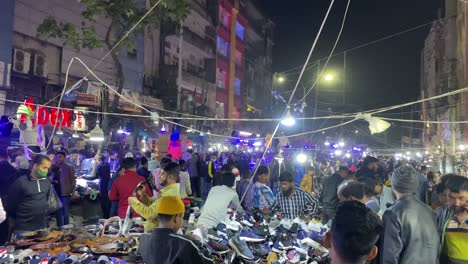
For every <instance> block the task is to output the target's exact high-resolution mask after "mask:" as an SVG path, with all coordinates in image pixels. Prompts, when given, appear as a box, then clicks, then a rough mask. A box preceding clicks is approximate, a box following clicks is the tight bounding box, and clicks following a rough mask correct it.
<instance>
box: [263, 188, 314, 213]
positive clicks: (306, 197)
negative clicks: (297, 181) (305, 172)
mask: <svg viewBox="0 0 468 264" xmlns="http://www.w3.org/2000/svg"><path fill="white" fill-rule="evenodd" d="M293 188H294V189H293V192H292V194H290V195H289V196H287V195H286V194H284V193H283V191H281V192H280V193H278V194H277V195H276V200H275V203H274V204H273V206H272V209H273V210H278V211H280V212H281V213H282V214H283V215H284V217H285V218H287V219H294V218H296V217H298V216H300V215H301V214H304V213H305V214H307V215H315V214H317V209H318V206H319V202H318V200H317V199H316V198H314V197H312V196H311V195H310V194H309V193H307V192H305V191H304V190H302V189H299V188H296V187H293Z"/></svg>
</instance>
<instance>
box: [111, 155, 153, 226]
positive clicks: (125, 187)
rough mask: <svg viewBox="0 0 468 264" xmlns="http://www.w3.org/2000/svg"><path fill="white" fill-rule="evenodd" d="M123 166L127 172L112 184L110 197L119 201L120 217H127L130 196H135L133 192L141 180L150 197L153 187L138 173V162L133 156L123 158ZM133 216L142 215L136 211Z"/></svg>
mask: <svg viewBox="0 0 468 264" xmlns="http://www.w3.org/2000/svg"><path fill="white" fill-rule="evenodd" d="M121 166H122V168H124V169H125V173H124V175H122V176H120V177H118V178H117V179H116V180H115V182H114V183H113V184H112V188H111V191H110V195H109V199H110V200H111V201H117V202H119V207H118V208H119V209H118V215H119V217H120V218H125V215H126V214H127V208H128V197H132V196H135V195H134V194H133V192H134V191H135V189H136V187H137V186H138V184H139V183H140V182H143V183H144V185H145V192H146V194H147V195H148V196H149V197H151V196H152V195H153V194H152V193H151V188H150V187H149V185H148V182H147V181H146V179H145V178H144V177H142V176H140V175H138V174H137V172H136V162H135V160H134V159H133V158H125V159H123V160H122V163H121ZM132 211H133V210H132ZM132 216H133V217H134V218H135V217H140V216H139V215H138V214H137V213H135V212H134V211H133V215H132Z"/></svg>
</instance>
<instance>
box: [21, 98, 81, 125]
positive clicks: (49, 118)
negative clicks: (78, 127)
mask: <svg viewBox="0 0 468 264" xmlns="http://www.w3.org/2000/svg"><path fill="white" fill-rule="evenodd" d="M24 106H26V108H28V110H29V111H28V113H21V114H20V117H19V120H20V122H21V123H24V122H25V121H26V120H27V119H31V122H32V124H33V125H35V124H36V123H37V124H38V125H47V124H51V125H53V126H56V127H70V126H71V123H72V116H73V111H72V110H65V109H58V108H52V109H51V110H49V109H47V107H45V106H40V107H39V108H37V111H36V107H35V106H34V104H33V99H32V98H29V99H28V100H27V101H26V102H25V103H24ZM24 106H20V107H24ZM18 109H19V108H18ZM18 112H19V111H18ZM34 114H36V118H33V116H34Z"/></svg>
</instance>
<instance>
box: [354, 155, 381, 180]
mask: <svg viewBox="0 0 468 264" xmlns="http://www.w3.org/2000/svg"><path fill="white" fill-rule="evenodd" d="M378 168H379V160H378V159H377V158H374V157H372V156H367V157H365V158H364V162H363V166H362V167H361V168H359V170H358V171H357V172H356V178H358V179H359V178H364V177H366V178H377V177H378V176H377V170H378Z"/></svg>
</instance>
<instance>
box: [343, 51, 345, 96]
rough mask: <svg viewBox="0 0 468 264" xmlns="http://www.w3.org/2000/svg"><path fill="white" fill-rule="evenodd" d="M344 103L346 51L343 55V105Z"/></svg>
mask: <svg viewBox="0 0 468 264" xmlns="http://www.w3.org/2000/svg"><path fill="white" fill-rule="evenodd" d="M345 103H346V51H345V52H344V55H343V105H344V104H345Z"/></svg>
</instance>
